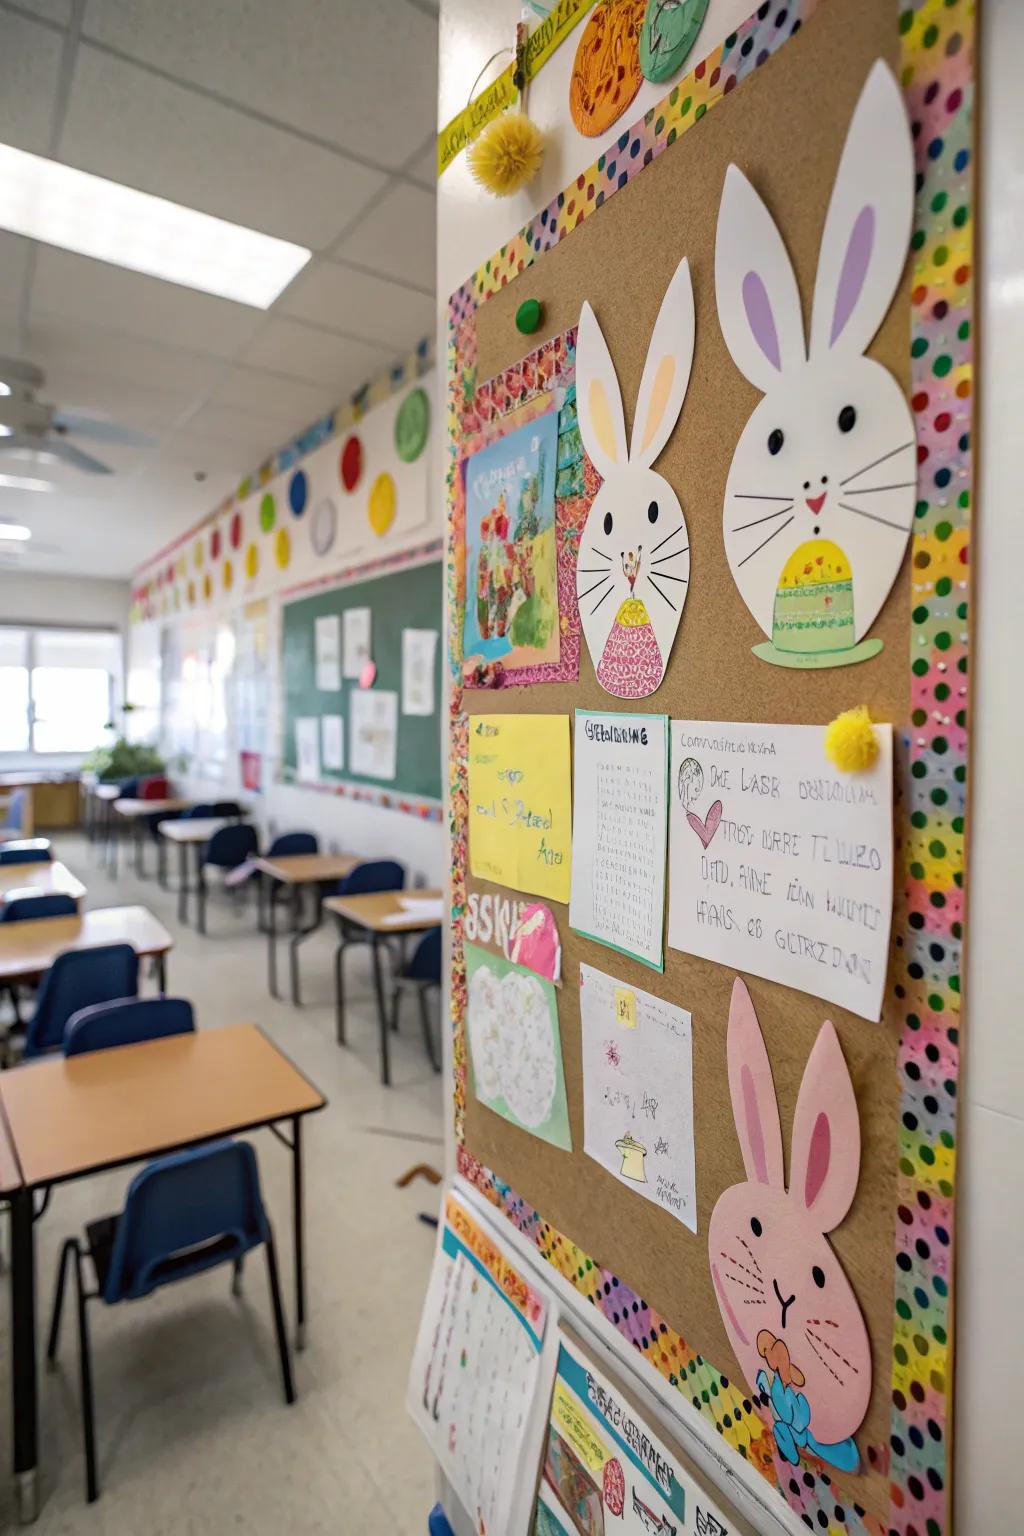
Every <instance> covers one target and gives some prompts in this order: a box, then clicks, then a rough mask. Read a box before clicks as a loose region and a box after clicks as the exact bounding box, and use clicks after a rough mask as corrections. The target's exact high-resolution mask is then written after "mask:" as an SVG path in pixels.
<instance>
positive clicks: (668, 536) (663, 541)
mask: <svg viewBox="0 0 1024 1536" xmlns="http://www.w3.org/2000/svg"><path fill="white" fill-rule="evenodd" d="M685 527H686V524H685V523H680V524H679V526H678V528H673V529H672V532H671V533H666V535H665V537H664V538H663V539H661V540H660V541H659V542H658V543H657V544H655V546H654V548H653V549H652V550H651V554H652V555H656V554H657V553H658V550H659V549H660V548H661V546H662V544H667V543H668V541H669V539H674V538H675V536H676V534H677V533H682V532H683V530H684V529H685Z"/></svg>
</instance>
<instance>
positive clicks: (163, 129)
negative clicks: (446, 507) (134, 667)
mask: <svg viewBox="0 0 1024 1536" xmlns="http://www.w3.org/2000/svg"><path fill="white" fill-rule="evenodd" d="M436 95H437V0H372V4H365V3H363V4H359V3H357V0H287V4H282V0H232V3H231V4H230V5H218V4H213V3H211V0H174V3H173V4H168V3H167V0H131V3H130V4H125V3H124V0H23V3H15V0H0V144H10V145H14V146H15V147H17V148H19V149H24V150H29V151H31V152H33V153H35V154H40V155H46V156H49V157H51V158H53V159H57V160H61V161H64V162H66V163H67V164H68V165H72V166H75V167H78V168H79V169H82V170H86V171H91V172H94V173H95V174H97V175H100V176H105V177H108V178H110V179H111V180H114V181H117V182H121V183H124V184H126V185H129V186H132V187H136V188H138V189H140V190H142V191H145V192H151V193H156V194H158V195H159V196H161V197H166V198H169V199H171V200H173V201H175V202H178V203H183V204H186V205H187V206H189V207H192V208H197V209H200V210H202V211H203V212H205V213H210V214H215V215H217V216H219V217H221V218H225V219H230V220H232V221H233V222H235V223H238V224H243V225H246V226H248V227H250V228H253V229H257V230H262V231H264V232H266V233H267V234H272V235H278V236H281V237H283V238H285V239H288V240H291V241H293V242H295V243H297V244H299V245H303V246H306V247H309V248H311V249H312V251H313V253H314V255H313V260H312V261H311V262H309V263H308V265H307V266H306V267H305V268H304V269H303V271H302V272H300V273H299V275H298V277H297V278H296V279H295V281H294V282H293V283H292V284H291V286H290V287H288V288H286V289H285V291H284V292H283V293H282V294H281V296H280V297H279V298H278V299H277V301H276V302H275V303H274V305H273V306H272V307H271V308H270V309H269V310H266V311H261V310H257V309H251V308H248V307H246V306H244V305H241V304H234V303H231V302H229V301H227V300H224V299H219V298H213V297H210V296H209V295H207V294H202V293H198V292H194V291H192V290H190V289H187V288H182V287H177V286H175V285H173V284H170V283H165V282H161V281H159V280H157V279H155V278H149V277H144V276H140V275H139V274H137V273H134V272H129V271H126V270H124V269H122V268H119V267H114V266H110V265H107V264H105V263H103V262H98V261H93V260H90V259H88V258H86V257H81V256H75V255H72V254H69V253H68V252H66V251H63V250H59V249H57V248H55V247H53V246H47V245H42V244H37V243H35V242H32V241H29V240H24V239H22V238H20V237H19V236H16V235H11V234H7V233H4V232H2V231H0V356H5V357H11V356H14V357H19V358H25V359H27V360H29V361H31V362H32V363H34V364H36V365H37V366H39V367H41V368H43V369H44V370H45V373H46V385H45V387H44V389H43V390H42V391H41V392H40V397H41V398H42V399H44V400H46V401H48V402H53V403H55V404H57V405H58V406H59V407H60V408H61V409H62V410H64V411H74V412H82V413H88V414H90V415H93V416H100V417H102V418H109V419H111V420H113V421H116V422H118V423H120V424H122V425H125V426H128V427H131V428H135V429H137V430H138V431H139V432H141V433H144V434H146V435H147V436H148V437H151V438H152V439H153V440H154V441H153V444H152V446H147V447H144V448H140V447H130V448H128V447H123V446H115V445H113V444H111V443H107V442H102V443H101V442H97V441H93V440H90V441H86V440H85V439H84V438H83V439H80V440H78V442H79V445H80V446H81V447H82V448H83V449H86V450H87V451H89V452H91V453H94V454H96V455H97V456H98V457H100V458H102V459H104V460H105V461H106V462H107V463H109V464H110V465H111V466H112V468H113V469H114V470H115V473H114V474H112V475H90V474H85V473H82V472H81V471H77V470H74V469H70V468H65V467H64V466H63V465H59V464H47V465H45V466H40V465H37V464H34V463H26V462H23V463H18V462H16V461H14V460H13V459H12V458H11V457H10V455H0V472H2V473H6V474H18V475H30V476H36V477H45V478H46V479H49V480H52V481H53V482H54V484H55V489H54V491H53V492H52V493H41V492H36V491H23V490H15V489H10V488H6V487H3V486H0V523H2V522H8V523H10V522H21V523H26V524H28V526H29V527H30V528H31V529H32V533H33V537H32V539H31V541H29V542H28V543H26V544H24V545H22V546H20V548H17V549H14V548H12V547H11V546H10V545H9V544H5V543H2V542H0V571H11V570H15V571H16V570H33V571H42V572H46V571H49V572H52V573H54V574H56V573H68V572H72V573H74V574H77V575H91V576H118V577H121V576H127V575H128V573H129V572H130V571H131V570H132V568H133V567H134V566H136V565H137V564H139V563H140V562H141V561H142V560H144V559H145V558H146V557H147V556H148V555H150V554H151V553H153V552H154V551H155V550H156V549H158V548H160V547H161V546H162V545H164V544H165V543H167V542H168V541H169V540H171V539H173V538H174V537H176V536H177V535H178V534H180V533H182V532H184V531H185V530H186V529H187V528H188V527H189V526H190V524H191V523H192V522H194V521H195V520H196V519H197V518H198V517H200V516H202V515H203V514H204V513H205V512H207V511H209V510H211V509H212V508H213V507H214V506H216V505H217V503H218V502H219V501H221V500H222V498H223V497H224V496H225V495H227V494H228V493H229V492H230V491H232V490H233V489H234V488H235V486H236V485H237V484H238V482H239V480H240V479H241V478H242V477H243V476H244V475H245V474H247V473H248V472H249V471H250V470H252V469H254V468H255V467H256V466H257V465H258V464H259V462H260V461H261V460H262V459H264V458H265V457H266V456H267V455H268V454H269V453H271V452H272V451H273V450H274V449H276V448H278V447H280V446H282V445H283V444H285V443H286V442H287V441H288V440H289V439H290V438H291V437H293V436H294V435H295V434H296V433H297V432H299V431H301V430H302V429H303V428H304V427H306V426H308V425H309V424H310V423H311V422H313V421H315V420H316V419H317V418H318V417H320V416H323V415H324V414H325V413H326V412H327V411H328V410H330V409H331V408H332V407H333V406H335V405H337V404H339V403H341V402H342V401H345V400H347V399H348V398H349V397H350V396H351V395H352V394H353V393H354V392H355V391H356V390H357V389H359V388H360V386H361V385H363V384H364V383H365V382H366V381H367V380H368V379H371V378H373V377H375V376H376V375H377V374H379V373H380V372H381V371H382V370H384V369H386V368H387V367H388V366H389V365H390V364H391V363H392V362H394V361H395V360H396V358H398V357H400V356H403V355H405V354H406V353H408V352H410V351H411V350H412V349H413V348H414V347H415V346H416V345H417V343H418V342H419V341H420V340H421V339H422V338H423V337H424V336H427V335H429V334H432V332H433V329H434V298H433V294H434V187H435V180H434V175H433V164H434V135H435V120H436ZM73 441H74V439H73ZM200 476H201V477H203V478H201V479H200V478H197V477H200Z"/></svg>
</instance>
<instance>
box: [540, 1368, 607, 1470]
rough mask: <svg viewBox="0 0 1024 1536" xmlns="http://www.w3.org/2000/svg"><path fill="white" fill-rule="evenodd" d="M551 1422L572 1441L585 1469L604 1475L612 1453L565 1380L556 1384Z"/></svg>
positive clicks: (558, 1379) (557, 1381) (558, 1380)
mask: <svg viewBox="0 0 1024 1536" xmlns="http://www.w3.org/2000/svg"><path fill="white" fill-rule="evenodd" d="M551 1420H552V1423H554V1424H556V1425H557V1426H558V1428H559V1429H560V1430H561V1432H562V1434H563V1436H564V1438H565V1439H566V1440H568V1442H569V1444H570V1445H571V1446H572V1447H573V1449H574V1450H575V1451H576V1453H577V1454H578V1456H579V1457H580V1460H581V1461H582V1462H583V1463H584V1465H585V1466H587V1467H589V1469H590V1471H591V1472H596V1473H597V1474H598V1475H600V1473H601V1472H602V1471H603V1470H604V1464H605V1462H606V1461H607V1460H608V1455H609V1453H608V1449H607V1447H606V1446H605V1444H604V1441H603V1440H601V1439H600V1438H599V1437H598V1436H597V1435H596V1434H595V1433H594V1431H593V1430H592V1429H591V1427H590V1424H589V1422H588V1419H587V1415H586V1414H585V1413H584V1411H583V1409H582V1408H581V1406H580V1404H579V1403H578V1402H577V1400H576V1398H575V1397H574V1396H573V1394H572V1393H571V1392H570V1391H569V1388H568V1387H567V1386H566V1384H565V1382H564V1381H563V1380H562V1379H561V1377H558V1378H557V1379H556V1381H555V1390H554V1394H553V1396H552V1399H551Z"/></svg>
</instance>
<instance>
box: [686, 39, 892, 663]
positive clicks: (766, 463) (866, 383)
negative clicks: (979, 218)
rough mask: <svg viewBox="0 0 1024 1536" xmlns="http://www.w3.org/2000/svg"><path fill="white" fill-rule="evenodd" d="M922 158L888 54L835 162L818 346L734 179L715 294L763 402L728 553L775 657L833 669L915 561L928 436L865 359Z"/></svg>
mask: <svg viewBox="0 0 1024 1536" xmlns="http://www.w3.org/2000/svg"><path fill="white" fill-rule="evenodd" d="M913 197H914V155H913V143H912V140H911V135H910V128H909V125H908V122H907V116H906V111H905V109H904V105H903V97H902V94H901V92H900V89H899V87H898V85H897V84H896V81H895V79H894V78H893V76H892V73H891V72H890V70H889V68H888V67H887V65H885V64H884V63H883V62H882V61H881V60H878V61H876V63H875V64H874V65H873V66H872V68H871V71H870V73H869V75H868V77H867V80H866V82H865V84H864V88H863V90H862V91H861V94H860V99H859V100H858V102H857V106H856V109H855V111H854V114H853V118H852V120H851V122H850V127H849V131H848V133H847V137H846V143H845V145H844V147H843V153H842V158H841V160H840V162H839V170H838V172H837V175H836V180H835V185H834V187H833V189H832V197H831V200H830V202H829V207H828V215H827V217H826V219H825V228H824V232H823V234H822V239H821V248H820V252H819V256H818V273H817V279H816V282H815V287H814V304H813V309H812V314H811V342H810V349H809V352H808V349H807V347H806V345H805V341H804V326H803V318H802V314H801V307H800V294H799V292H798V289H797V282H796V277H795V275H794V272H793V268H792V265H791V264H790V260H789V257H788V255H787V254H786V249H785V246H784V245H783V242H782V237H781V235H780V234H779V231H778V229H777V227H776V225H775V222H774V220H773V219H772V216H771V214H770V213H769V212H768V210H767V208H766V207H765V205H764V203H763V202H762V201H761V199H760V197H758V195H757V193H756V192H755V191H754V189H753V187H752V186H751V185H750V183H749V182H748V181H747V179H746V177H745V176H744V175H743V173H742V171H740V170H739V169H738V167H737V166H735V165H730V166H729V169H728V170H727V172H726V176H725V187H724V190H723V192H722V205H721V209H720V211H719V218H718V233H717V240H716V247H715V291H716V297H717V301H718V317H719V321H720V323H721V327H722V332H723V335H724V337H725V341H726V345H727V346H728V348H729V351H730V352H731V353H732V357H733V360H734V361H735V363H736V365H737V367H738V368H739V369H740V371H741V372H742V373H744V374H745V375H746V377H747V378H748V379H749V380H750V382H751V383H752V384H754V385H756V386H757V388H758V389H760V390H762V391H763V392H764V399H763V400H762V401H761V402H760V404H759V405H758V406H757V407H756V408H755V410H754V412H753V415H752V416H751V417H750V420H749V421H748V422H747V425H746V427H745V428H744V430H743V433H742V435H741V437H740V440H739V442H738V444H737V446H736V451H735V454H734V456H733V461H732V467H731V469H730V471H729V479H728V482H727V485H726V491H725V506H724V517H723V526H724V534H725V549H726V554H727V556H728V560H729V566H730V569H731V570H732V574H733V577H734V579H735V581H736V585H737V586H738V587H739V589H740V592H741V594H742V596H743V600H744V602H745V603H746V605H747V607H748V608H749V609H750V611H751V613H752V614H753V616H754V618H755V619H756V620H757V622H758V624H759V625H760V626H761V628H762V629H763V630H764V632H765V634H766V635H767V636H768V637H769V643H768V644H767V645H757V646H755V647H754V651H755V654H756V655H758V656H761V657H763V659H764V660H766V661H772V662H774V663H775V664H776V665H779V666H791V667H832V666H842V665H846V664H847V663H849V662H851V661H861V660H864V659H865V658H866V657H867V656H870V655H875V654H877V652H878V651H880V650H881V648H882V642H881V641H880V640H865V639H864V636H865V635H866V634H867V632H868V630H869V629H870V628H871V625H872V624H873V623H874V620H875V618H876V616H877V614H878V611H879V609H880V608H881V606H882V604H883V602H884V601H885V599H886V596H887V594H888V592H889V589H890V587H891V586H892V584H893V581H894V580H895V579H896V576H897V574H898V572H899V568H900V565H901V563H902V560H903V554H904V550H905V548H906V544H907V538H908V536H909V533H910V526H911V523H912V521H913V514H914V501H915V496H916V480H915V474H916V438H915V433H914V422H913V417H912V415H911V412H910V407H909V405H908V403H907V400H906V398H905V396H904V394H903V391H902V389H901V388H900V386H899V384H898V383H897V382H896V380H895V379H894V378H893V376H892V374H891V373H889V372H888V370H887V369H885V368H884V367H883V366H882V365H881V364H880V363H877V362H874V361H873V360H872V359H871V358H867V357H865V356H864V355H863V353H864V349H865V348H866V347H867V346H868V344H869V343H870V341H871V339H872V337H873V336H874V335H875V332H876V331H877V330H878V328H879V326H880V325H881V323H882V321H883V320H884V319H885V316H886V313H887V311H888V309H889V305H890V304H891V303H892V299H893V295H894V293H895V292H896V288H897V286H898V284H899V281H900V276H901V274H902V271H903V264H904V261H905V259H906V254H907V244H908V241H909V238H910V229H911V221H912V217H913Z"/></svg>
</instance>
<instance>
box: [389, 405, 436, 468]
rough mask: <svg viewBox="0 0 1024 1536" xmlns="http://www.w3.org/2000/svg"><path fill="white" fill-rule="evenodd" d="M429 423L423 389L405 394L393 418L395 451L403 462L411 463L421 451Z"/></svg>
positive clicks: (428, 412) (428, 411) (427, 407)
mask: <svg viewBox="0 0 1024 1536" xmlns="http://www.w3.org/2000/svg"><path fill="white" fill-rule="evenodd" d="M429 424H430V401H429V400H428V399H427V392H426V390H425V389H414V390H413V391H412V393H411V394H409V395H406V397H405V399H404V400H403V401H402V403H401V405H400V406H399V408H398V415H397V417H396V418H395V452H396V453H397V454H398V457H399V458H400V459H401V460H402V463H403V464H411V463H412V462H413V460H414V459H418V458H419V456H420V454H421V453H422V452H423V449H424V446H425V444H426V441H427V427H428V426H429Z"/></svg>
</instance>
